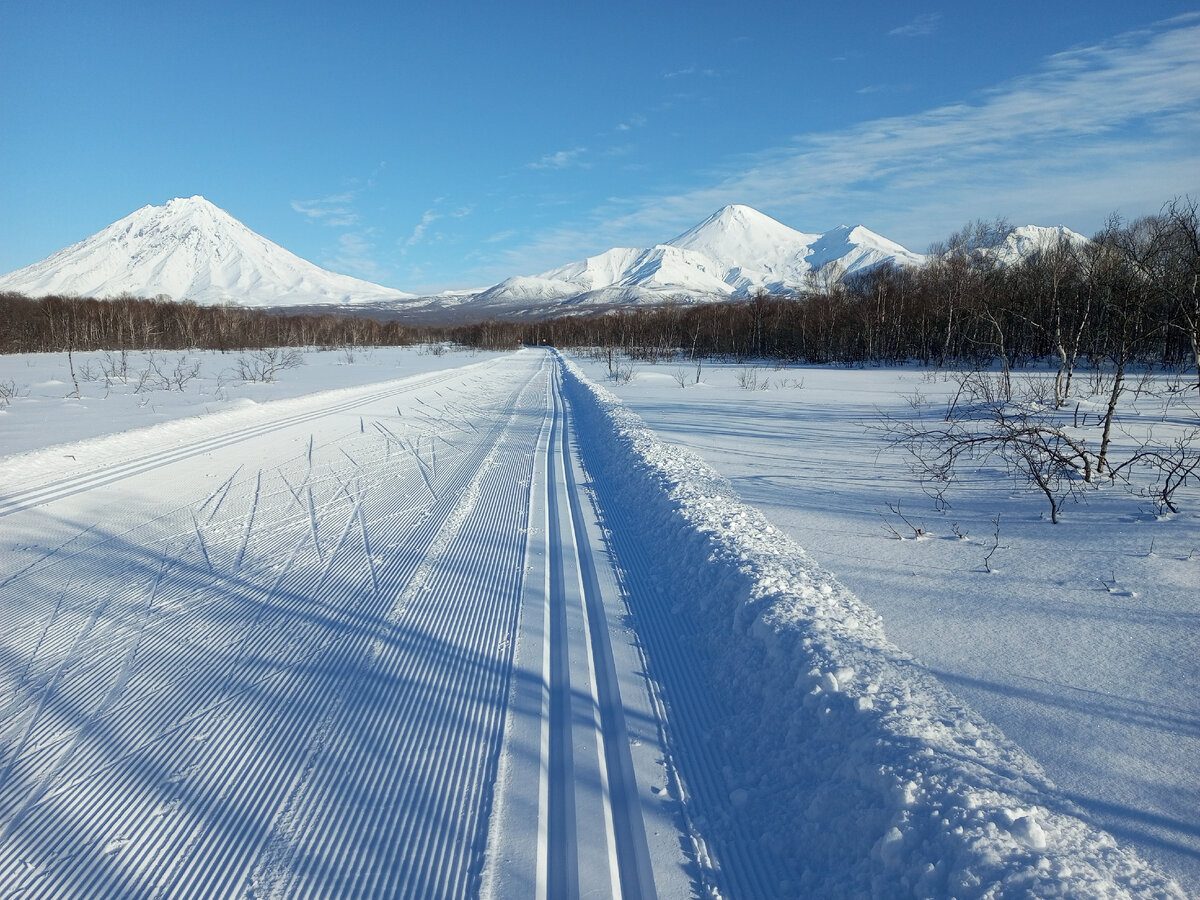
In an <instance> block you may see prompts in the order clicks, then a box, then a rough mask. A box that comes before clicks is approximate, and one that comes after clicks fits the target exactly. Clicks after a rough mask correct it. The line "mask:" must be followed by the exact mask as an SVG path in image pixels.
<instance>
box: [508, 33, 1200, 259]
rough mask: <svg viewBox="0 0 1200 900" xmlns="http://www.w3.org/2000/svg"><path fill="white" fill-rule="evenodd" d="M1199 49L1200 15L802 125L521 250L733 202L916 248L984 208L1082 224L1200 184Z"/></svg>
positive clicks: (645, 228) (608, 242) (584, 241)
mask: <svg viewBox="0 0 1200 900" xmlns="http://www.w3.org/2000/svg"><path fill="white" fill-rule="evenodd" d="M1198 46H1200V13H1198V14H1191V15H1187V16H1182V17H1178V18H1176V19H1173V20H1171V21H1169V22H1164V23H1159V24H1158V25H1157V26H1155V27H1153V28H1149V29H1145V30H1142V31H1138V32H1132V33H1129V34H1125V35H1121V36H1118V37H1116V38H1114V39H1112V40H1109V41H1106V42H1104V43H1101V44H1096V45H1092V46H1087V47H1080V48H1075V49H1072V50H1069V51H1065V52H1063V53H1058V54H1055V55H1053V56H1051V57H1049V58H1047V59H1046V60H1045V61H1044V63H1043V65H1042V66H1041V67H1040V70H1039V71H1037V72H1035V73H1032V74H1030V75H1028V76H1026V77H1022V78H1018V79H1015V80H1012V81H1009V82H1007V83H1004V84H1002V85H999V86H997V87H996V88H994V89H992V90H989V91H986V92H982V93H981V94H979V95H976V96H975V97H972V98H969V99H964V100H963V101H961V102H958V103H954V104H951V105H947V106H941V107H936V108H933V109H929V110H926V111H924V112H920V113H916V114H913V115H907V116H895V117H889V118H882V119H875V120H872V121H868V122H864V123H862V124H859V125H856V126H853V127H850V128H845V129H840V130H836V131H828V132H816V133H809V134H802V135H798V136H797V137H795V138H794V139H793V140H792V141H791V142H790V143H789V144H786V145H781V146H777V147H774V148H769V149H766V150H763V151H761V152H759V153H757V154H753V155H749V156H743V157H740V158H738V159H737V160H734V161H731V162H730V164H729V165H727V166H726V167H725V171H724V174H720V173H718V174H717V175H716V176H715V177H714V178H712V179H711V180H710V182H709V183H708V184H707V185H703V186H700V187H697V188H695V189H692V190H690V191H685V192H681V193H677V194H674V195H669V196H650V197H644V198H642V199H640V200H637V201H632V202H629V203H622V204H620V205H615V206H614V205H606V206H605V207H602V208H598V209H596V210H595V211H594V212H593V215H592V216H591V217H590V219H588V220H586V221H584V222H582V223H579V227H577V228H576V227H572V228H570V229H561V230H558V231H554V232H550V233H545V234H542V235H540V236H538V238H537V239H536V240H535V242H533V243H531V244H529V245H528V246H526V247H523V248H514V249H513V253H514V256H521V257H524V256H529V257H537V256H540V255H542V254H543V253H549V252H552V251H554V250H555V249H556V248H559V247H562V248H566V247H568V246H571V245H572V244H573V243H574V245H575V246H576V247H577V248H578V247H595V248H596V249H603V248H604V247H607V246H615V245H620V244H626V245H627V244H628V243H630V242H637V244H635V245H640V244H641V243H645V242H647V241H652V240H662V239H663V235H664V234H666V235H670V234H672V233H674V231H675V230H681V229H682V228H685V227H687V226H688V225H690V224H692V223H694V222H696V221H699V220H700V219H702V218H703V217H704V216H706V215H708V214H710V213H711V212H712V211H713V210H714V209H717V208H719V207H720V206H721V205H723V204H726V203H735V202H736V203H749V204H751V205H755V206H759V207H761V208H763V209H764V211H767V212H770V213H771V214H773V215H776V216H784V217H787V218H785V221H789V222H791V223H792V224H795V225H796V226H797V227H805V228H813V227H816V228H822V229H824V228H828V227H832V226H833V225H835V224H838V223H839V222H847V220H848V219H849V221H851V222H852V221H854V220H856V219H857V220H859V221H863V220H865V222H866V224H868V225H870V227H872V228H874V229H875V230H878V231H882V232H883V233H884V234H887V235H888V236H889V237H892V238H894V239H896V240H900V241H901V242H903V243H909V244H910V245H911V246H912V247H913V249H918V250H920V249H923V248H924V245H925V244H927V243H928V242H929V241H931V240H937V239H941V238H942V237H944V236H945V235H946V234H948V233H949V232H950V231H952V230H953V229H955V228H957V227H959V226H960V225H961V224H962V223H963V222H964V221H969V220H970V219H973V218H977V217H981V216H982V217H985V218H986V217H990V216H992V215H1005V216H1009V217H1028V218H1029V219H1030V220H1031V221H1034V220H1035V218H1034V217H1037V218H1040V219H1042V220H1044V221H1042V224H1057V223H1058V222H1059V221H1063V222H1064V223H1065V224H1068V225H1071V226H1072V227H1076V228H1079V229H1081V230H1087V229H1088V228H1091V227H1092V221H1090V219H1091V218H1095V219H1096V220H1097V224H1098V221H1099V220H1102V219H1103V216H1104V215H1105V214H1106V213H1107V212H1110V211H1112V210H1113V209H1118V208H1120V209H1122V210H1123V211H1124V212H1126V213H1129V212H1131V210H1130V208H1129V207H1130V206H1140V207H1142V208H1143V209H1142V211H1152V209H1153V208H1156V206H1157V204H1159V203H1162V202H1164V201H1166V200H1168V199H1170V198H1171V197H1173V196H1175V195H1177V194H1181V193H1189V192H1191V193H1196V192H1198V191H1200V54H1197V53H1196V50H1195V48H1196V47H1198ZM1146 207H1150V208H1149V209H1147V208H1146ZM1132 212H1138V210H1136V209H1135V210H1132ZM789 213H790V214H791V216H794V217H789ZM814 216H818V217H828V219H827V220H825V221H820V220H818V221H812V217H814ZM597 244H599V246H597ZM550 258H551V259H553V258H554V257H550ZM563 258H571V257H569V256H568V257H563ZM518 271H519V270H518Z"/></svg>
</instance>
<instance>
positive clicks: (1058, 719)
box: [580, 360, 1200, 894]
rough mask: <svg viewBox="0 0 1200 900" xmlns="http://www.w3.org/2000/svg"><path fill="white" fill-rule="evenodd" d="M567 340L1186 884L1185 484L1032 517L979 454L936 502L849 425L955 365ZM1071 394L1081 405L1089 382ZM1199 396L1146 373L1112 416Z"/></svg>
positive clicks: (1100, 498) (1133, 421)
mask: <svg viewBox="0 0 1200 900" xmlns="http://www.w3.org/2000/svg"><path fill="white" fill-rule="evenodd" d="M580 362H581V363H582V364H583V366H584V369H585V371H586V372H587V373H588V374H589V375H590V376H591V377H592V378H594V379H596V380H597V381H603V382H604V383H605V386H606V387H607V388H608V389H610V390H611V391H613V392H614V393H616V394H617V395H618V396H619V397H620V398H621V400H622V401H623V402H625V403H626V404H627V405H628V406H629V407H630V408H631V409H633V410H635V411H636V412H637V413H639V414H640V415H641V416H642V417H643V418H644V419H645V420H646V422H647V423H648V424H649V425H650V426H651V427H652V428H653V429H654V430H655V432H656V433H657V434H658V435H659V437H661V438H662V439H663V440H665V441H667V442H669V443H671V444H676V445H679V446H684V447H688V448H691V449H692V450H694V451H696V452H698V453H699V454H700V455H701V456H703V458H704V459H705V461H706V462H708V463H709V464H710V465H712V466H713V467H714V468H716V469H717V470H718V471H719V472H721V474H723V475H724V476H725V477H727V478H728V479H729V480H730V482H731V483H732V485H733V488H734V489H735V490H736V491H737V493H738V494H739V495H740V496H741V497H742V499H744V500H745V501H746V502H747V503H749V504H751V505H752V506H755V507H757V508H758V509H760V510H762V511H763V512H764V513H765V514H766V516H767V518H768V519H769V520H770V521H771V522H772V524H774V525H776V526H778V527H779V528H780V529H782V530H783V531H784V532H785V533H787V534H788V535H789V536H790V537H791V538H793V539H794V540H795V541H796V542H797V543H798V544H800V545H801V546H802V547H804V548H805V550H807V551H808V552H809V554H811V556H812V557H813V558H814V559H816V560H818V561H819V562H820V564H821V565H822V566H823V567H825V568H827V569H829V570H831V571H833V572H835V573H836V575H837V578H838V581H840V582H841V583H842V584H843V585H845V586H846V587H847V588H848V589H850V590H851V591H853V593H854V594H855V595H856V596H857V597H858V598H859V599H860V600H861V601H862V602H863V603H865V604H866V605H868V606H869V607H871V608H872V609H874V610H876V611H877V612H878V613H879V614H880V615H881V616H882V617H883V623H884V630H885V631H886V633H887V635H888V637H889V639H891V640H892V641H894V642H895V643H896V644H898V645H899V646H900V647H901V648H903V649H904V650H905V651H908V652H910V653H912V654H913V655H914V657H916V659H917V660H919V662H920V664H921V665H922V666H923V667H925V668H927V670H928V671H929V672H931V673H932V674H933V675H935V676H936V677H937V678H938V679H939V680H940V681H941V682H942V683H943V684H945V685H946V686H947V687H948V688H949V689H950V690H951V691H953V693H954V694H955V695H956V696H958V697H960V698H962V699H963V700H965V701H966V702H968V703H969V704H970V705H971V706H972V707H973V708H974V709H975V710H977V711H979V712H980V713H982V714H983V715H984V717H985V718H986V719H988V720H989V721H991V722H993V723H995V724H996V725H999V726H1000V727H1001V729H1002V730H1003V731H1004V733H1005V735H1006V736H1007V737H1008V738H1010V739H1011V740H1013V741H1015V742H1016V743H1017V744H1019V745H1020V746H1021V747H1022V748H1024V749H1025V750H1027V751H1029V752H1030V753H1031V754H1032V755H1033V756H1034V757H1035V758H1036V759H1037V760H1038V762H1039V763H1041V764H1042V766H1043V767H1044V768H1045V770H1046V772H1047V773H1048V774H1049V776H1050V778H1051V779H1052V780H1053V781H1054V783H1055V784H1056V786H1057V790H1056V792H1055V793H1056V796H1057V797H1059V798H1061V800H1062V802H1063V804H1064V806H1065V805H1066V804H1067V803H1071V804H1075V805H1076V806H1078V808H1079V810H1080V811H1081V813H1082V815H1083V816H1084V818H1086V819H1087V820H1088V821H1090V822H1093V823H1094V824H1096V825H1099V826H1101V827H1103V828H1104V829H1106V830H1107V831H1109V832H1110V833H1111V834H1114V835H1116V836H1118V837H1119V838H1120V839H1121V840H1122V842H1123V843H1126V844H1128V845H1129V846H1134V847H1137V848H1138V850H1139V851H1140V852H1141V853H1142V854H1143V855H1144V856H1145V857H1146V858H1148V859H1153V860H1156V861H1157V862H1159V863H1160V864H1161V865H1162V866H1163V867H1164V868H1165V869H1167V870H1168V871H1171V872H1172V873H1173V874H1175V875H1176V876H1177V877H1178V878H1179V879H1180V881H1181V882H1182V883H1183V884H1184V885H1185V886H1186V887H1187V888H1188V891H1189V893H1193V894H1200V490H1196V489H1195V488H1192V489H1190V490H1188V491H1187V492H1181V497H1182V499H1181V503H1182V506H1181V510H1180V513H1179V514H1177V515H1171V514H1170V513H1167V514H1166V515H1160V514H1159V513H1160V511H1159V509H1158V508H1157V507H1156V506H1155V504H1153V503H1151V502H1149V501H1147V500H1141V499H1139V498H1137V497H1135V496H1131V495H1130V494H1129V493H1127V492H1126V491H1124V490H1123V489H1121V488H1117V487H1106V488H1104V489H1102V490H1100V491H1098V492H1093V493H1089V494H1088V495H1086V496H1085V498H1084V500H1083V502H1081V503H1079V504H1071V503H1068V504H1067V505H1066V507H1065V509H1064V514H1063V521H1062V522H1061V523H1060V524H1058V525H1051V524H1050V522H1049V517H1048V506H1047V504H1046V503H1045V501H1044V500H1043V499H1042V497H1041V495H1040V494H1039V493H1038V492H1037V491H1036V489H1033V488H1026V487H1022V486H1020V485H1019V484H1018V483H1017V482H1014V481H1012V480H1010V479H1008V478H1006V477H1005V476H1004V475H1003V474H1002V473H999V472H997V471H995V470H994V469H981V470H980V471H978V472H977V473H975V475H974V477H972V478H969V479H964V480H962V481H960V482H959V483H956V484H955V485H954V486H953V487H952V489H951V490H950V492H949V494H948V496H947V499H948V500H949V502H950V504H951V508H950V509H949V510H945V511H943V512H941V513H939V512H938V511H936V509H935V507H934V503H933V502H932V500H931V499H930V497H928V496H927V495H926V494H925V493H923V492H922V491H921V489H920V487H919V485H918V483H917V482H916V480H915V479H914V478H913V477H912V476H911V475H910V473H909V472H908V471H907V469H906V464H905V459H904V457H903V456H902V455H900V454H898V453H894V452H883V451H882V449H881V448H882V447H883V440H882V438H883V436H882V435H881V434H880V433H878V432H877V431H873V430H871V429H870V428H868V427H864V426H871V425H875V424H877V423H878V421H879V414H880V412H886V413H888V414H890V415H892V416H895V417H901V418H903V417H906V416H911V415H912V414H913V409H912V406H911V404H910V400H911V399H913V398H915V397H917V396H920V397H922V398H924V400H925V402H926V403H928V404H931V405H932V406H934V407H937V408H944V407H945V405H946V401H947V400H948V398H950V397H951V396H952V395H953V393H954V392H955V390H956V389H957V387H958V385H957V382H956V381H955V380H954V379H952V378H949V377H943V376H936V377H931V376H929V375H927V374H926V373H925V372H923V371H922V370H920V369H914V368H908V369H866V370H857V369H824V368H785V369H774V368H772V367H771V366H770V365H765V366H764V365H760V366H758V367H754V366H742V365H734V364H728V365H722V366H712V365H707V364H706V365H705V367H704V369H703V371H702V373H701V383H700V384H695V383H694V381H695V378H694V376H695V372H694V369H693V367H690V366H678V365H675V364H672V363H662V364H659V365H646V364H643V363H636V364H634V366H633V377H632V379H631V380H629V381H628V382H618V381H613V380H611V379H609V378H608V377H607V367H606V366H605V365H603V364H597V363H594V362H589V361H587V360H580ZM680 374H686V376H687V378H686V382H687V386H686V387H685V388H683V389H681V388H680V385H679V382H678V379H677V376H678V375H680ZM1018 377H1019V376H1018ZM1135 383H1136V380H1135ZM1164 383H1165V380H1159V381H1158V382H1156V383H1152V384H1147V385H1144V386H1143V387H1144V388H1145V389H1146V390H1150V389H1153V388H1155V387H1158V388H1161V387H1163V386H1164ZM742 384H746V385H747V387H750V388H753V389H747V388H746V387H742V386H741V385H742ZM1183 399H1185V400H1188V398H1187V397H1185V398H1183ZM1082 406H1083V408H1084V410H1085V411H1091V412H1092V413H1093V418H1094V414H1095V412H1097V411H1098V410H1099V409H1100V408H1102V406H1103V404H1102V403H1101V402H1100V401H1099V400H1095V401H1092V402H1087V401H1085V402H1084V403H1083V404H1082ZM1198 407H1200V404H1198V403H1197V402H1196V400H1195V399H1194V392H1193V394H1192V395H1191V398H1190V400H1188V402H1187V403H1186V404H1185V403H1180V402H1175V403H1172V404H1171V406H1170V408H1169V409H1167V410H1164V403H1163V401H1162V400H1161V399H1159V398H1155V397H1153V396H1149V395H1148V394H1146V393H1143V395H1142V396H1141V397H1138V398H1137V399H1136V400H1135V401H1131V402H1130V403H1128V404H1127V405H1126V406H1124V407H1123V408H1122V416H1121V418H1122V420H1123V421H1125V422H1126V423H1127V424H1128V426H1129V427H1130V429H1131V430H1133V431H1134V432H1139V431H1140V429H1144V428H1145V427H1147V425H1149V426H1150V427H1157V428H1158V429H1160V431H1161V430H1162V429H1164V428H1166V427H1168V426H1167V425H1164V424H1163V423H1164V421H1166V422H1169V421H1172V420H1174V421H1182V422H1185V423H1190V426H1189V427H1195V426H1196V425H1200V415H1198V414H1197V412H1196V410H1197V408H1198ZM1091 441H1092V444H1093V446H1094V445H1095V444H1096V443H1098V436H1097V437H1095V438H1092V439H1091ZM1117 441H1118V444H1120V443H1121V442H1122V441H1124V443H1126V444H1127V443H1128V438H1127V437H1126V436H1124V435H1121V436H1118V438H1117ZM893 508H894V509H898V510H899V512H900V513H902V514H903V515H904V516H905V517H907V518H908V519H909V520H910V521H911V522H912V523H913V524H915V525H916V527H918V528H920V529H921V530H922V531H923V532H924V533H923V534H922V535H921V536H920V537H919V538H918V537H917V536H916V535H915V534H914V533H913V531H912V530H911V529H910V526H909V525H908V524H907V523H906V522H904V521H903V519H901V518H900V516H899V515H897V514H896V512H894V511H893ZM997 515H998V516H999V537H998V540H997V537H996V534H997V524H996V519H995V516H997ZM960 535H961V537H960ZM901 538H903V540H902V539H901ZM993 548H995V549H994V550H993ZM989 553H990V559H988V561H987V563H986V564H985V557H987V556H988V555H989ZM989 568H990V569H991V571H990V572H989V571H988V569H989Z"/></svg>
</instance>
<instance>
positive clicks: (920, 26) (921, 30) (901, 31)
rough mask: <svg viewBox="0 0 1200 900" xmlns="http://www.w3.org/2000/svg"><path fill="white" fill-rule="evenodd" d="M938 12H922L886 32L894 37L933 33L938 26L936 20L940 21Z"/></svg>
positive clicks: (919, 35)
mask: <svg viewBox="0 0 1200 900" xmlns="http://www.w3.org/2000/svg"><path fill="white" fill-rule="evenodd" d="M941 18H942V16H941V14H940V13H924V14H923V15H919V16H917V17H916V18H915V19H913V20H912V21H911V22H909V23H908V24H907V25H901V26H900V27H899V28H893V29H892V30H891V31H889V32H888V34H890V35H895V36H896V37H924V36H925V35H928V34H933V33H934V32H935V31H936V30H937V27H938V22H939V21H941Z"/></svg>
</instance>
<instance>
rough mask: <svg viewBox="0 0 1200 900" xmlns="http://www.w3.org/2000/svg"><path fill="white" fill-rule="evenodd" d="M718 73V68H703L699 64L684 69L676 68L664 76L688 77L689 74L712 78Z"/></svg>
mask: <svg viewBox="0 0 1200 900" xmlns="http://www.w3.org/2000/svg"><path fill="white" fill-rule="evenodd" d="M716 74H717V70H716V69H702V68H700V67H699V66H694V65H693V66H688V67H687V68H684V69H676V70H675V71H673V72H664V73H663V78H686V77H688V76H689V75H704V76H705V77H708V78H712V77H713V76H715V75H716Z"/></svg>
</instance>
